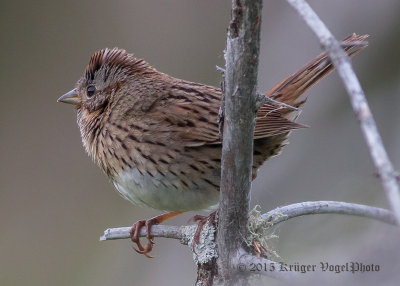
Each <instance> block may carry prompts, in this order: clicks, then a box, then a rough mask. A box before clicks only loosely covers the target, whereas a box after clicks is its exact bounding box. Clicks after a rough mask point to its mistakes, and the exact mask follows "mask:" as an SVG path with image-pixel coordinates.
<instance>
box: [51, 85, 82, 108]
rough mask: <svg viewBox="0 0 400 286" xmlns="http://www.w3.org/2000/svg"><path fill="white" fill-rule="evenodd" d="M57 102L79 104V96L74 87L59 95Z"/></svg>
mask: <svg viewBox="0 0 400 286" xmlns="http://www.w3.org/2000/svg"><path fill="white" fill-rule="evenodd" d="M57 102H63V103H69V104H73V105H80V104H81V97H80V96H79V95H78V92H77V91H76V88H74V89H73V90H71V91H70V92H67V93H66V94H64V95H63V96H61V97H60V98H59V99H57Z"/></svg>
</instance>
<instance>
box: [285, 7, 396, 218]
mask: <svg viewBox="0 0 400 286" xmlns="http://www.w3.org/2000/svg"><path fill="white" fill-rule="evenodd" d="M287 1H288V2H289V3H290V5H292V6H293V8H295V9H296V10H297V12H298V13H299V14H300V16H301V17H302V18H303V20H304V21H305V22H306V23H307V25H308V26H309V27H310V28H311V30H312V31H313V32H314V33H315V34H316V35H317V37H318V38H319V40H320V42H321V44H322V45H323V47H324V48H325V50H326V51H327V52H328V54H329V56H330V58H331V59H332V62H333V64H334V65H335V67H336V69H337V71H338V73H339V75H340V77H341V79H342V81H343V83H344V85H345V88H346V91H347V93H348V95H349V97H350V102H351V105H352V107H353V110H354V112H355V114H356V115H357V118H358V120H359V122H360V125H361V130H362V132H363V135H364V137H365V140H366V142H367V145H368V148H369V151H370V154H371V157H372V160H373V162H374V165H375V167H376V169H377V170H378V173H379V177H380V178H381V181H382V185H383V189H384V190H385V194H386V198H387V200H388V202H389V205H390V207H391V209H392V211H393V212H394V214H395V217H396V221H397V224H400V187H399V184H398V183H397V180H396V173H395V171H394V169H393V166H392V163H391V161H390V159H389V157H388V155H387V152H386V150H385V147H384V146H383V143H382V138H381V136H380V134H379V131H378V128H377V127H376V124H375V120H374V118H373V116H372V113H371V110H370V108H369V106H368V102H367V100H366V98H365V95H364V92H363V90H362V88H361V85H360V82H359V81H358V79H357V76H356V74H355V73H354V71H353V69H352V66H351V63H350V61H349V58H348V57H347V56H346V53H345V52H344V51H343V50H342V48H341V47H340V44H339V42H338V41H337V40H336V39H335V38H334V36H333V35H332V33H331V32H330V31H329V30H328V28H327V27H326V26H325V24H324V23H323V22H322V21H321V20H320V19H319V17H318V15H317V14H316V13H315V12H314V11H313V10H312V8H311V7H310V6H309V5H308V4H307V2H306V1H304V0H287Z"/></svg>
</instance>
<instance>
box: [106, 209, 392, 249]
mask: <svg viewBox="0 0 400 286" xmlns="http://www.w3.org/2000/svg"><path fill="white" fill-rule="evenodd" d="M328 213H331V214H345V215H355V216H361V217H367V218H371V219H375V220H378V221H381V222H385V223H388V224H396V218H395V216H394V215H393V213H392V212H390V211H388V210H385V209H381V208H376V207H371V206H366V205H359V204H352V203H345V202H335V201H317V202H303V203H297V204H292V205H288V206H283V207H278V208H276V209H273V210H271V211H269V212H267V213H265V214H263V215H262V216H261V217H262V219H263V220H266V222H269V223H271V224H273V225H275V224H278V223H281V222H283V221H286V220H289V219H291V218H294V217H298V216H303V215H311V214H328ZM130 230H131V227H119V228H109V229H107V230H105V231H104V235H103V236H102V237H100V240H101V241H103V240H114V239H126V238H130V233H129V232H130ZM194 231H195V228H193V225H188V226H180V227H178V226H169V225H153V226H152V227H151V235H152V236H154V237H165V238H173V239H179V240H181V243H183V244H187V243H188V241H187V239H185V238H187V237H190V235H191V234H194ZM146 234H147V232H146V229H145V228H142V230H141V231H140V237H144V236H146Z"/></svg>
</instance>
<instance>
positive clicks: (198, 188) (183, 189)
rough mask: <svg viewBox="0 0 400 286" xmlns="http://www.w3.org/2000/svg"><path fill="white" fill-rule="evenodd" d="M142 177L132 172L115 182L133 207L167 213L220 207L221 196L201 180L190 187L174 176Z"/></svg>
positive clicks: (136, 171)
mask: <svg viewBox="0 0 400 286" xmlns="http://www.w3.org/2000/svg"><path fill="white" fill-rule="evenodd" d="M142 173H143V174H141V173H140V172H139V171H138V169H136V168H132V169H129V170H127V171H124V172H121V173H120V174H119V175H118V176H117V177H116V178H115V179H114V186H115V187H116V188H117V190H118V191H119V192H120V194H121V195H122V197H124V198H125V199H127V200H128V201H130V202H132V203H133V204H136V205H140V206H148V207H151V208H154V209H158V210H166V211H191V210H205V209H212V208H213V207H214V206H216V205H217V203H218V200H219V192H218V191H216V190H215V189H214V188H212V187H210V185H209V184H207V183H206V182H203V181H201V180H199V181H198V182H197V181H196V184H189V186H188V187H187V186H185V185H184V184H182V182H181V181H180V180H179V179H178V178H177V177H176V176H175V175H173V174H171V173H166V174H165V176H163V175H162V174H159V173H157V174H155V175H153V176H151V175H150V174H148V173H145V172H142ZM161 181H162V182H161Z"/></svg>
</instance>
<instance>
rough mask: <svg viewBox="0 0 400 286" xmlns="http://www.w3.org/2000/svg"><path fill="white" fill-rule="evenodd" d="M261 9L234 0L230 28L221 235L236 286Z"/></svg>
mask: <svg viewBox="0 0 400 286" xmlns="http://www.w3.org/2000/svg"><path fill="white" fill-rule="evenodd" d="M261 8H262V1H261V0H233V1H232V16H231V17H232V20H231V22H230V26H229V28H228V38H227V44H226V52H225V61H226V71H225V85H224V86H225V107H224V115H225V118H224V132H223V147H222V172H221V196H220V204H219V225H218V235H217V243H218V250H219V274H220V275H221V277H222V279H223V280H224V281H225V283H226V285H232V281H233V280H232V279H234V271H233V270H232V269H231V267H230V266H231V265H230V263H231V260H232V259H231V258H232V257H235V256H236V254H237V251H238V250H239V249H240V248H241V247H242V244H243V242H244V237H246V235H247V217H248V211H249V190H250V185H251V177H252V164H253V133H254V126H255V116H256V98H257V97H256V94H257V73H258V60H259V47H260V26H261ZM236 278H237V277H235V279H236ZM236 282H237V283H241V282H238V281H237V280H236Z"/></svg>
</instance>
